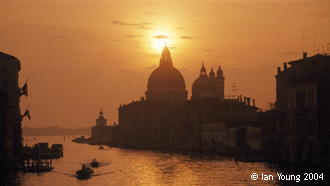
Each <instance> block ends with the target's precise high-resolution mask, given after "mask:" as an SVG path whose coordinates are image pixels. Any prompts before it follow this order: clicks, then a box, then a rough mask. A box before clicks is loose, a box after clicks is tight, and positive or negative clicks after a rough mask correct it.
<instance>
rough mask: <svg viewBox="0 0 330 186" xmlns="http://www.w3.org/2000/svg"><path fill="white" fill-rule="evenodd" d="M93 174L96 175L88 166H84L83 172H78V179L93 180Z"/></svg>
mask: <svg viewBox="0 0 330 186" xmlns="http://www.w3.org/2000/svg"><path fill="white" fill-rule="evenodd" d="M93 173H94V171H93V169H91V168H89V167H86V165H85V164H84V165H83V166H82V167H81V170H78V171H77V172H76V175H77V178H78V179H89V178H91V176H92V174H93Z"/></svg>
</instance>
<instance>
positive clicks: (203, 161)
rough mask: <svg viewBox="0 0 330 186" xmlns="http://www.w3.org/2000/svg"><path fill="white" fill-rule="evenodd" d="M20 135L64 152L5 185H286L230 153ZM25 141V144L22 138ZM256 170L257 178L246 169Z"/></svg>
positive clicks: (261, 165) (264, 166)
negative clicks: (48, 167) (94, 164)
mask: <svg viewBox="0 0 330 186" xmlns="http://www.w3.org/2000/svg"><path fill="white" fill-rule="evenodd" d="M33 138H34V137H25V140H26V141H25V143H28V144H29V145H32V144H33V143H37V142H49V143H50V145H51V144H53V143H63V146H64V157H63V158H61V159H58V160H54V161H53V166H54V167H55V169H54V170H53V171H51V172H46V173H23V172H18V173H13V174H11V175H10V176H7V180H6V182H7V185H22V186H31V185H47V186H59V185H63V186H64V185H70V186H80V185H134V186H135V185H208V186H209V185H287V184H290V185H291V184H295V183H296V182H294V181H291V182H279V181H278V178H277V176H276V173H278V172H283V171H282V170H280V169H278V168H276V167H270V166H269V165H268V164H266V163H246V162H237V163H236V162H235V161H233V160H232V159H228V158H222V157H217V156H206V155H201V154H178V153H169V152H160V151H156V152H155V151H150V150H130V149H120V148H109V147H105V149H103V150H99V149H98V146H90V145H87V144H77V143H73V142H71V140H72V138H71V137H66V142H64V141H63V136H59V137H49V136H44V137H36V139H33ZM25 143H24V144H25ZM93 158H96V160H98V161H99V162H100V163H101V166H100V167H98V168H94V176H92V177H91V178H90V179H88V180H79V179H77V178H76V177H75V172H76V171H77V170H79V169H80V168H81V165H82V164H87V165H89V163H90V162H91V161H92V160H93ZM252 173H257V174H258V175H259V178H258V180H252V179H251V174H252ZM262 173H263V174H264V175H273V176H274V180H272V181H265V180H261V177H260V176H261V174H262Z"/></svg>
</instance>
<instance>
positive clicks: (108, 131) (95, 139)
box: [91, 110, 115, 144]
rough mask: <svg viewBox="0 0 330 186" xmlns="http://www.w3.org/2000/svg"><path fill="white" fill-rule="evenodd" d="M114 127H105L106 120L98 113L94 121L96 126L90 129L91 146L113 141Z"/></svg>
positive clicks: (101, 112)
mask: <svg viewBox="0 0 330 186" xmlns="http://www.w3.org/2000/svg"><path fill="white" fill-rule="evenodd" d="M114 128H115V126H107V119H105V118H104V116H103V111H102V110H101V111H100V114H99V117H98V118H97V119H96V126H94V127H92V139H91V140H92V141H91V142H92V144H109V143H112V142H113V141H114V139H115V132H114V130H115V129H114Z"/></svg>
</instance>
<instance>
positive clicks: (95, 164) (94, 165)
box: [91, 158, 100, 167]
mask: <svg viewBox="0 0 330 186" xmlns="http://www.w3.org/2000/svg"><path fill="white" fill-rule="evenodd" d="M99 165H100V163H99V162H98V161H96V159H95V158H94V159H93V161H92V163H91V167H98V166H99Z"/></svg>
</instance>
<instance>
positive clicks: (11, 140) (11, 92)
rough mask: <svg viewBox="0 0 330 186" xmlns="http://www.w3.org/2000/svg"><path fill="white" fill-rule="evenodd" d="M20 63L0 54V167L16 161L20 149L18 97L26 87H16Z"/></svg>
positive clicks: (23, 92) (7, 55) (13, 58)
mask: <svg viewBox="0 0 330 186" xmlns="http://www.w3.org/2000/svg"><path fill="white" fill-rule="evenodd" d="M20 70H21V63H20V60H18V59H17V58H16V57H14V56H11V55H9V54H5V53H2V52H0V116H1V117H0V127H1V130H0V133H1V134H0V153H1V160H0V166H1V167H2V166H6V165H4V164H8V163H13V162H14V161H16V160H18V158H19V155H20V152H21V148H22V128H21V121H22V116H21V111H20V96H21V95H22V94H25V95H27V89H26V88H27V87H26V86H25V88H24V90H22V89H21V88H20V87H19V85H18V78H19V71H20Z"/></svg>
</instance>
